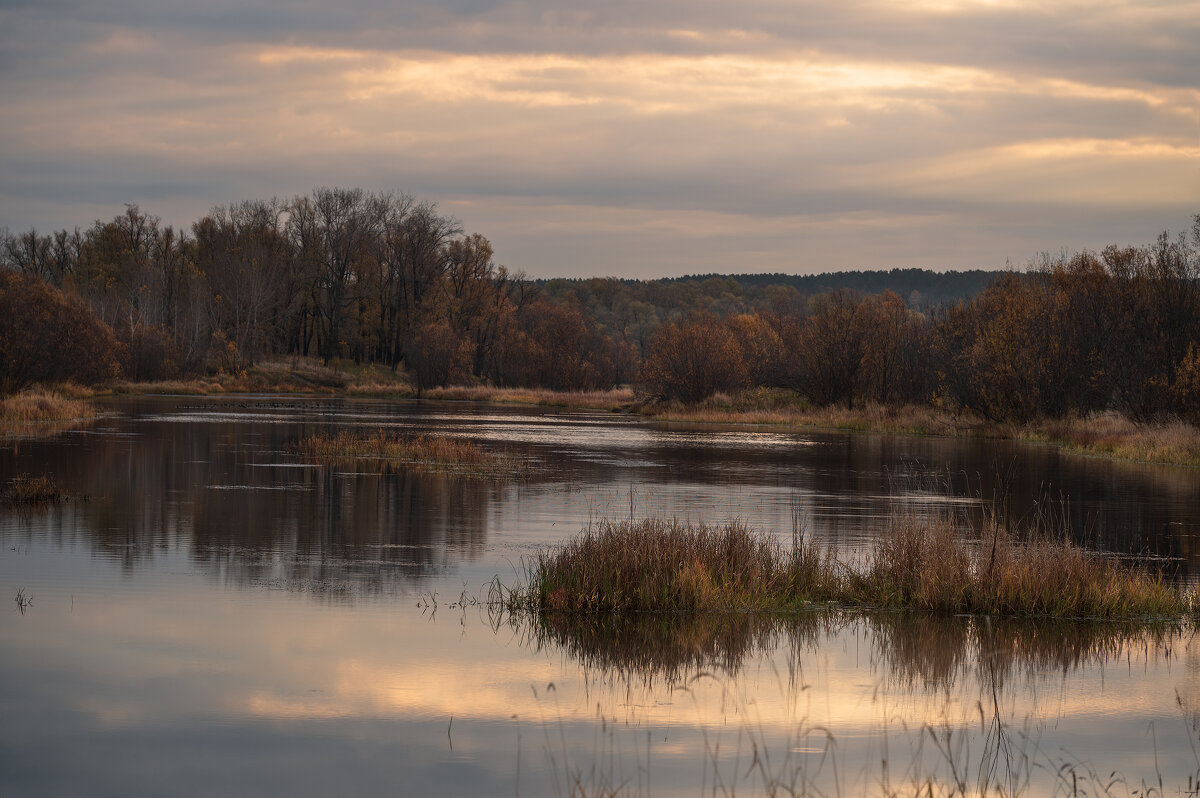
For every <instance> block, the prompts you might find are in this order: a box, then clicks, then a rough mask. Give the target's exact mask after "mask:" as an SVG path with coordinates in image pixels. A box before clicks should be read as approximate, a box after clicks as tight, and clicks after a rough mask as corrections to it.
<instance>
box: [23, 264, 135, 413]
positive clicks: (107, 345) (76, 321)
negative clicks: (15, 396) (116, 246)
mask: <svg viewBox="0 0 1200 798" xmlns="http://www.w3.org/2000/svg"><path fill="white" fill-rule="evenodd" d="M121 354H122V347H121V345H120V344H119V343H118V342H117V339H116V336H114V335H113V331H112V330H111V329H110V328H109V327H108V325H106V324H104V322H102V321H100V320H99V319H98V318H96V316H95V315H94V314H93V313H92V312H91V311H90V310H89V309H88V308H87V307H86V306H85V305H84V304H83V302H81V301H80V300H79V299H78V298H76V297H73V296H67V295H66V294H64V293H63V292H62V291H60V290H58V289H57V288H54V287H52V286H50V285H47V284H45V283H43V282H40V281H39V280H37V279H34V278H31V277H24V276H22V275H19V274H16V273H15V272H10V271H8V270H5V269H0V388H3V389H4V390H6V391H16V390H19V389H21V388H23V387H26V386H28V385H32V384H34V383H39V382H47V383H49V382H66V381H68V380H70V381H73V382H78V383H83V384H85V385H95V384H96V383H101V382H105V381H108V380H112V379H114V378H116V377H117V376H118V375H119V373H120V365H119V364H120V356H121Z"/></svg>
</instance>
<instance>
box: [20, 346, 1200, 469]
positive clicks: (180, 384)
mask: <svg viewBox="0 0 1200 798" xmlns="http://www.w3.org/2000/svg"><path fill="white" fill-rule="evenodd" d="M31 392H40V393H41V395H46V394H57V395H58V396H60V397H61V398H62V399H64V400H70V401H71V402H75V403H80V402H87V400H90V399H96V398H102V397H106V396H124V395H130V396H146V395H154V394H177V395H193V396H221V395H236V394H246V393H255V394H278V395H281V396H303V395H311V396H346V397H362V398H379V399H392V400H413V401H420V400H430V401H469V402H482V403H490V404H501V405H503V404H507V405H528V406H535V407H558V408H566V409H573V410H597V411H605V412H611V413H627V414H634V415H638V416H641V417H643V418H646V419H648V420H652V421H657V422H662V423H680V424H714V425H716V424H719V425H746V426H763V427H778V428H785V429H804V430H812V431H829V432H860V433H876V434H890V435H912V436H935V437H948V438H968V439H969V438H978V439H991V440H1011V441H1027V442H1031V443H1039V444H1044V445H1049V446H1055V447H1057V448H1059V449H1060V450H1062V451H1064V452H1066V453H1069V454H1072V455H1080V456H1086V457H1103V458H1106V459H1111V460H1116V461H1121V462H1130V463H1141V464H1147V465H1169V466H1177V467H1184V468H1200V429H1198V428H1196V427H1194V426H1192V425H1190V424H1187V423H1185V422H1182V421H1178V420H1172V421H1164V422H1158V423H1152V424H1142V423H1136V422H1133V421H1130V420H1129V419H1127V418H1125V417H1123V416H1121V415H1120V414H1118V413H1115V412H1113V411H1109V412H1106V413H1102V414H1098V415H1095V416H1090V417H1073V418H1064V419H1043V420H1040V421H1034V422H1029V423H1026V424H1014V423H997V422H990V421H987V420H986V419H983V418H982V417H980V416H977V415H974V414H972V413H969V412H955V411H951V410H947V409H944V408H939V407H934V406H919V405H905V406H899V407H888V406H883V405H866V406H861V407H857V408H853V409H850V408H845V407H840V406H831V407H814V406H811V405H809V404H807V403H806V402H805V401H803V400H801V399H799V398H798V397H796V396H795V395H794V394H790V393H788V392H785V391H782V390H773V389H757V390H752V391H746V392H743V393H741V394H737V395H732V396H731V395H726V394H716V395H714V396H712V397H709V398H708V399H705V400H704V401H702V402H699V403H697V404H695V405H683V404H681V403H678V402H666V403H661V402H660V403H654V402H645V401H640V400H639V399H638V397H637V396H636V394H635V392H634V390H633V389H632V388H629V387H622V388H614V389H611V390H607V391H585V392H576V391H555V390H549V389H535V388H497V387H493V386H486V385H457V386H447V387H439V388H429V389H426V390H424V391H421V392H419V393H418V391H417V390H416V389H415V388H414V387H413V386H412V385H411V384H409V383H408V382H407V381H406V380H405V379H404V377H403V375H398V374H396V373H393V372H392V371H391V370H390V369H387V368H386V367H383V368H381V367H378V366H367V367H354V368H353V370H349V371H348V370H342V369H339V368H334V367H326V366H317V365H314V364H312V363H302V365H295V364H293V365H289V364H286V363H282V362H276V363H267V364H263V365H261V366H259V367H255V368H254V369H253V370H250V371H248V372H241V373H239V374H235V375H229V374H218V375H215V376H212V377H208V378H197V379H190V380H167V381H155V382H118V383H114V384H112V385H108V386H102V387H99V388H96V389H86V388H80V387H79V386H76V385H71V384H68V385H65V386H57V387H54V388H50V389H40V388H35V389H26V391H23V392H21V393H19V394H15V395H13V396H10V397H7V398H5V399H3V401H4V402H6V403H9V402H12V401H13V400H14V398H17V397H21V396H23V395H26V394H29V393H31ZM6 415H7V414H6ZM92 415H94V413H93V414H92ZM59 423H61V419H60V418H46V419H42V418H37V419H31V418H28V417H25V418H22V419H19V420H17V421H14V420H13V419H9V418H4V419H0V429H2V430H3V432H4V434H6V435H7V436H12V435H19V434H22V432H24V431H29V432H34V433H35V434H36V433H40V432H43V431H46V430H49V431H54V429H55V428H56V427H57V426H58V424H59ZM68 423H69V422H68ZM22 428H25V429H24V430H23V429H22Z"/></svg>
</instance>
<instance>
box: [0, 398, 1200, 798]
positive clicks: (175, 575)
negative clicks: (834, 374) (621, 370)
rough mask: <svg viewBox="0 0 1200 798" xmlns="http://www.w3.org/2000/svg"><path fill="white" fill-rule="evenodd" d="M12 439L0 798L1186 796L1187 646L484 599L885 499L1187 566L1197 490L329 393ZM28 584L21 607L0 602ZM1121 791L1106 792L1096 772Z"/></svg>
mask: <svg viewBox="0 0 1200 798" xmlns="http://www.w3.org/2000/svg"><path fill="white" fill-rule="evenodd" d="M106 410H107V411H108V412H107V414H106V415H105V416H104V417H103V418H102V419H101V420H99V421H98V422H97V423H95V424H94V425H92V426H91V427H89V428H87V429H83V430H77V431H73V432H69V433H65V434H62V435H60V436H58V437H55V438H53V439H49V440H37V441H22V442H19V443H18V444H17V445H11V446H8V447H6V448H3V449H0V479H3V480H6V481H7V480H9V479H11V478H12V476H14V475H16V474H19V473H29V474H43V473H49V474H53V475H54V477H55V479H56V480H57V482H58V484H59V485H60V487H61V488H62V489H64V490H65V491H67V492H68V493H69V494H71V496H72V497H74V498H72V500H70V501H68V502H66V503H64V504H61V505H57V506H53V507H50V508H45V509H22V510H14V509H13V508H3V509H0V544H2V545H0V598H2V599H3V604H4V607H5V609H4V610H3V611H0V796H4V798H11V796H54V795H64V796H67V795H70V796H75V795H114V796H117V795H121V796H128V795H147V796H149V795H213V794H224V795H281V796H282V795H287V796H301V795H314V796H315V795H379V794H385V793H386V794H398V795H464V794H475V795H518V796H526V795H528V796H541V795H565V794H570V792H571V789H572V788H573V786H576V785H577V786H580V787H582V788H583V790H584V792H585V793H586V794H599V793H601V792H603V791H604V790H605V789H607V788H612V787H618V786H619V787H620V794H622V795H696V794H698V793H704V794H713V793H714V792H715V793H716V794H732V793H737V794H745V795H752V794H757V793H760V792H767V791H769V789H771V788H788V789H792V790H796V791H802V790H810V791H813V792H820V793H823V794H829V795H836V794H841V795H859V794H879V793H881V792H883V791H885V790H886V788H888V787H897V786H898V785H907V784H911V783H912V782H913V781H917V782H920V781H923V780H926V779H935V780H936V781H937V782H938V783H942V784H954V783H960V784H962V785H964V786H965V787H967V788H969V789H971V790H973V789H975V787H976V786H977V785H978V784H980V783H981V782H986V783H990V784H994V785H995V784H999V785H1003V786H1004V788H1005V789H1006V790H1009V791H1010V792H1025V793H1027V794H1032V795H1041V794H1069V793H1070V790H1071V789H1077V790H1083V789H1084V788H1085V787H1086V789H1087V790H1088V791H1089V794H1095V793H1096V791H1097V790H1096V788H1097V787H1098V786H1101V785H1103V786H1108V787H1110V788H1111V790H1112V791H1113V793H1114V794H1122V795H1124V794H1126V793H1134V792H1136V791H1138V790H1142V789H1143V787H1154V788H1156V789H1157V788H1158V785H1159V780H1161V781H1162V785H1163V791H1164V792H1165V793H1166V794H1172V793H1173V792H1174V793H1177V792H1178V791H1179V790H1181V789H1182V790H1183V791H1185V792H1186V790H1187V788H1188V784H1189V782H1188V779H1189V777H1192V778H1195V776H1196V775H1197V773H1198V772H1200V758H1198V756H1197V753H1196V751H1197V749H1198V748H1200V736H1198V733H1197V726H1196V724H1197V717H1198V713H1200V644H1197V643H1196V642H1195V641H1193V639H1192V629H1191V628H1182V629H1178V628H1154V629H1149V630H1147V629H1129V628H1125V627H1122V626H1119V625H1112V624H1107V625H1105V624H1091V625H1088V624H1074V625H1070V626H1066V627H1053V626H1046V625H1036V624H1035V625H1029V624H1014V623H1005V622H986V621H976V620H970V619H961V618H959V619H950V620H942V621H933V620H929V619H920V618H917V619H912V618H908V619H906V618H903V617H899V616H864V615H842V614H817V613H814V614H813V615H811V616H803V617H801V618H792V619H787V620H786V621H784V620H778V621H776V622H773V623H768V624H765V625H764V624H762V623H755V622H752V621H751V620H749V619H733V620H732V621H731V620H728V619H726V620H724V621H722V622H721V623H710V622H706V621H697V622H695V623H689V624H683V625H680V624H677V623H663V622H662V620H661V619H658V620H655V619H650V620H649V621H647V622H646V623H644V624H641V625H640V626H637V625H634V626H627V627H624V628H620V629H591V630H576V629H569V628H530V627H528V626H524V627H523V626H522V625H520V624H512V623H510V622H508V621H507V620H506V619H503V618H498V617H496V616H495V615H489V613H488V611H487V608H486V606H484V605H483V604H480V603H479V599H481V598H486V590H487V585H488V583H489V581H490V580H491V579H492V578H493V577H496V576H499V577H500V579H501V581H506V582H509V583H512V582H514V581H515V580H516V579H517V578H518V574H519V572H520V567H521V565H520V564H521V560H522V558H523V557H525V556H527V555H529V554H530V553H531V552H533V551H536V550H538V549H539V548H541V547H544V546H546V545H550V544H554V543H556V542H559V541H562V540H563V539H565V538H566V537H569V536H570V535H572V534H574V533H576V532H577V531H578V530H579V529H580V528H581V527H582V526H584V525H585V524H586V523H588V521H589V520H595V519H600V518H627V517H630V516H634V517H637V518H641V517H647V516H655V517H663V516H666V517H677V518H681V519H690V520H702V521H712V522H718V521H724V520H728V519H739V520H742V521H745V522H747V523H749V524H752V525H755V526H758V527H762V528H765V529H772V530H777V531H778V532H779V534H781V535H783V536H785V537H790V534H791V528H792V523H793V520H792V519H793V517H794V515H798V517H799V518H800V520H801V522H802V523H803V526H804V528H805V530H806V531H807V532H808V533H810V534H813V535H815V536H817V537H819V538H821V539H823V540H826V541H828V542H830V543H832V544H834V545H837V546H840V547H843V548H845V549H846V550H847V551H849V552H853V551H854V550H856V549H857V548H859V547H861V546H862V545H863V544H864V543H867V542H869V541H870V540H871V539H872V538H873V537H874V536H876V535H877V534H879V533H880V531H881V529H882V525H883V522H884V520H885V519H886V517H887V515H888V514H889V513H891V512H893V511H894V510H895V509H896V508H897V507H902V508H904V509H905V510H906V511H908V512H916V513H926V512H929V513H941V512H954V513H958V514H961V515H963V516H964V517H971V516H972V514H975V513H978V512H979V511H980V509H981V508H982V506H983V504H984V503H985V501H986V502H988V503H991V504H994V505H996V506H999V507H1001V508H1002V511H1003V512H1005V513H1006V514H1007V516H1008V517H1010V518H1013V519H1020V518H1024V517H1028V516H1029V515H1031V514H1035V513H1038V512H1044V511H1046V508H1053V509H1054V510H1055V511H1060V510H1061V511H1062V512H1065V513H1067V514H1068V515H1069V516H1070V517H1071V519H1072V522H1073V524H1074V526H1075V529H1076V530H1077V534H1078V535H1079V536H1080V538H1081V539H1084V540H1087V541H1089V542H1090V543H1091V544H1093V545H1097V546H1101V547H1104V548H1107V549H1110V550H1113V551H1117V552H1119V553H1123V554H1131V555H1132V554H1137V555H1145V554H1149V555H1152V556H1153V557H1155V558H1157V560H1158V562H1160V563H1161V564H1162V567H1163V568H1164V569H1165V570H1167V571H1169V572H1170V573H1171V574H1174V575H1176V576H1177V577H1178V578H1181V579H1185V580H1189V581H1193V582H1194V581H1196V576H1197V574H1200V551H1198V549H1197V539H1198V537H1197V536H1198V535H1200V476H1198V475H1197V473H1196V472H1195V471H1191V470H1186V469H1175V468H1166V467H1147V466H1132V465H1128V464H1119V463H1112V462H1109V461H1106V460H1099V459H1087V458H1077V457H1064V456H1060V455H1059V453H1058V452H1057V451H1056V450H1054V449H1052V448H1048V447H1035V446H1028V445H1019V444H1013V443H1000V442H979V441H956V440H941V439H916V438H901V437H886V436H867V435H834V434H811V433H797V432H772V431H764V430H762V429H737V428H732V427H719V428H703V427H696V426H663V425H655V424H652V423H648V422H646V421H644V420H642V419H638V418H632V417H625V416H619V415H612V414H601V413H584V412H550V411H540V410H531V409H502V408H496V407H488V406H474V405H461V404H449V403H443V404H429V403H426V404H415V403H387V402H380V401H355V400H331V399H291V398H286V399H281V398H278V397H238V398H220V399H209V398H196V397H183V398H143V399H127V400H119V401H113V402H112V403H111V404H109V405H107V406H106ZM379 427H383V428H386V429H391V430H395V431H399V432H406V433H407V432H416V431H421V432H433V433H438V434H446V435H454V436H460V437H463V438H467V439H470V440H473V441H477V442H480V443H482V444H484V445H487V446H494V447H505V448H507V449H509V450H510V451H513V452H515V453H519V454H520V455H522V456H525V457H528V458H529V459H530V461H531V462H532V463H533V473H532V475H531V476H530V477H529V478H528V479H525V480H522V481H520V482H510V483H496V482H491V481H486V480H475V479H465V478H458V477H449V476H444V475H442V476H438V475H428V474H420V473H414V472H411V471H408V472H406V471H400V472H387V473H379V472H378V470H365V471H362V472H359V471H355V470H353V469H345V468H335V467H329V466H322V465H317V464H314V463H311V462H307V461H305V459H304V458H302V457H300V456H298V455H296V454H294V453H293V451H292V449H293V445H294V443H295V442H296V441H297V440H298V439H300V438H301V437H304V436H306V435H310V434H313V433H315V432H320V431H328V430H337V429H376V428H379ZM18 590H21V591H23V593H24V595H27V596H30V597H32V604H30V605H29V606H27V607H25V609H24V612H22V611H21V608H20V607H18V606H17V604H16V602H15V601H12V598H13V597H14V596H15V595H16V594H17V591H18ZM1113 773H1115V774H1116V777H1118V778H1120V779H1121V781H1119V782H1116V783H1115V784H1114V783H1113V781H1112V779H1113V778H1114V777H1113V776H1112V775H1110V774H1113Z"/></svg>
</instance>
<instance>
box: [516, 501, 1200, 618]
mask: <svg viewBox="0 0 1200 798" xmlns="http://www.w3.org/2000/svg"><path fill="white" fill-rule="evenodd" d="M993 527H994V528H993V534H992V535H991V536H990V537H989V538H988V539H986V540H984V541H979V540H972V539H970V538H968V537H965V536H964V535H963V533H962V530H961V529H960V528H959V527H958V526H957V525H956V524H955V523H953V522H952V521H950V520H948V519H922V518H915V517H909V516H898V517H896V518H895V519H893V520H892V522H891V523H890V524H889V526H888V528H887V529H885V530H884V533H883V534H882V535H881V536H880V539H879V541H878V543H877V544H875V546H874V547H872V548H871V549H870V550H869V551H867V552H866V556H865V557H864V559H863V561H862V562H861V563H859V564H857V565H851V564H849V563H847V562H844V561H842V560H839V559H838V558H837V557H836V556H835V555H834V554H833V552H832V551H831V550H829V549H823V548H822V547H820V546H819V545H818V544H816V543H815V542H813V541H811V540H807V539H805V538H804V537H803V536H801V535H795V536H794V537H793V541H792V545H791V546H788V547H785V546H783V545H782V544H781V542H780V541H779V539H778V538H777V537H776V536H774V535H770V534H766V533H762V532H756V531H753V530H750V529H748V528H746V527H745V526H743V525H741V524H738V523H730V524H726V525H724V526H720V527H710V526H704V525H692V524H682V523H679V522H674V521H672V522H666V521H658V520H646V521H640V522H629V521H625V522H607V521H605V522H601V523H599V524H597V525H594V526H591V527H589V528H588V529H585V530H584V531H583V533H582V534H581V535H580V536H578V537H577V538H575V539H573V540H571V541H569V542H568V543H567V544H566V545H564V546H563V547H562V548H561V549H559V550H557V551H553V552H550V551H545V552H542V553H540V554H538V555H537V556H535V557H534V559H533V560H532V561H531V562H530V563H529V564H528V566H527V582H528V584H527V585H526V586H524V587H521V588H517V589H515V590H513V591H512V592H511V593H510V594H509V597H508V604H509V606H510V608H511V609H514V610H532V611H536V612H567V613H628V612H708V611H722V612H728V611H761V610H770V611H784V610H792V609H796V608H798V607H800V606H802V605H805V604H807V603H809V602H837V603H840V604H844V605H853V606H863V607H875V608H886V609H901V610H913V611H926V612H937V613H974V614H989V615H1006V616H1038V617H1055V618H1079V617H1093V618H1133V617H1169V616H1179V615H1182V614H1186V613H1191V612H1195V611H1196V610H1197V600H1196V595H1195V593H1194V592H1193V591H1190V590H1184V589H1182V588H1180V587H1178V586H1176V585H1174V584H1171V583H1169V582H1167V581H1165V580H1164V579H1163V578H1162V577H1160V576H1156V575H1152V574H1149V573H1147V572H1144V571H1141V570H1138V569H1136V568H1132V567H1129V566H1127V565H1124V564H1122V563H1120V562H1119V561H1117V560H1116V559H1114V558H1112V557H1107V556H1104V555H1101V554H1097V553H1094V552H1088V551H1086V550H1084V549H1082V548H1080V547H1078V546H1076V545H1075V544H1073V543H1071V542H1070V541H1069V540H1068V539H1067V538H1066V537H1065V535H1061V534H1060V535H1057V536H1052V535H1047V534H1043V533H1040V532H1036V531H1033V532H1029V533H1028V534H1027V535H1026V536H1025V537H1024V538H1018V537H1016V536H1013V535H1011V534H1010V533H1007V532H1005V531H1004V530H1002V529H1001V528H1000V526H999V525H998V524H996V525H993Z"/></svg>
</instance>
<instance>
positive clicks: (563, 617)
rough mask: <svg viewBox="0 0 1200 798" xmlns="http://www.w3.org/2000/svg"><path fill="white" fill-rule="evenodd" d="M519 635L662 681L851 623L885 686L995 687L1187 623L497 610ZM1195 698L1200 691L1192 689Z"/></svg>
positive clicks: (1095, 657) (830, 633)
mask: <svg viewBox="0 0 1200 798" xmlns="http://www.w3.org/2000/svg"><path fill="white" fill-rule="evenodd" d="M494 621H495V622H496V623H497V624H499V623H505V624H507V625H508V626H509V627H510V628H511V629H513V630H514V632H515V633H516V634H517V635H518V637H519V638H520V639H521V640H522V641H523V643H524V645H527V646H530V647H532V648H534V649H536V650H539V651H541V650H546V649H550V650H555V649H557V650H560V651H561V652H562V653H563V654H565V655H566V656H568V657H570V658H571V659H572V660H574V661H576V662H578V663H579V664H580V666H581V667H582V668H583V669H585V670H586V671H589V672H591V673H592V674H593V675H594V676H595V677H596V678H600V679H604V680H610V681H611V680H613V679H616V680H634V681H637V682H640V683H642V684H644V685H647V686H651V687H653V686H655V685H658V684H661V685H664V686H665V687H667V688H668V689H669V688H671V687H674V686H678V685H680V684H685V683H687V682H689V681H690V680H692V679H694V678H695V677H697V676H698V675H700V674H703V673H712V672H719V673H721V674H724V675H725V676H728V677H737V675H738V674H739V672H740V671H741V670H742V668H743V667H744V666H745V665H746V664H747V663H755V662H757V661H758V660H759V659H761V658H762V657H763V656H764V654H766V653H768V652H771V651H774V650H777V649H780V648H786V649H787V650H789V651H791V652H792V654H793V656H794V657H795V658H797V659H799V658H801V657H803V656H805V655H807V654H812V653H814V652H816V651H818V650H819V648H820V646H821V645H822V644H823V643H824V642H825V641H827V640H828V639H829V638H830V637H834V636H837V635H840V634H842V633H845V632H847V630H850V631H852V632H853V634H855V635H856V636H861V638H862V639H863V640H865V641H866V642H867V644H868V646H869V649H870V656H871V661H872V662H873V663H874V667H875V669H876V670H877V671H878V672H879V673H880V674H882V675H883V677H884V678H885V680H886V683H887V685H888V686H889V687H891V688H896V689H901V690H906V691H912V690H920V691H926V692H928V691H934V692H937V691H941V692H948V691H951V690H954V689H956V688H957V687H958V686H959V684H960V682H962V681H964V680H966V681H974V682H976V683H978V684H979V685H980V686H981V688H982V689H984V690H988V691H990V690H1003V689H1004V688H1005V687H1006V686H1007V685H1008V683H1009V682H1010V681H1012V680H1013V679H1014V678H1017V677H1020V676H1022V675H1023V676H1025V677H1034V676H1036V677H1040V678H1044V677H1046V676H1051V677H1052V676H1054V675H1055V674H1058V675H1063V676H1065V675H1067V674H1070V673H1074V672H1076V671H1079V670H1081V669H1084V668H1089V667H1093V666H1096V665H1101V664H1104V663H1106V662H1116V661H1119V660H1121V659H1122V658H1123V657H1126V656H1127V655H1129V656H1133V655H1135V654H1136V655H1137V656H1139V657H1142V658H1144V657H1147V656H1151V655H1152V654H1153V653H1155V652H1160V653H1162V652H1169V651H1170V649H1171V645H1172V643H1173V642H1174V641H1179V640H1187V639H1190V637H1191V636H1192V635H1193V634H1194V632H1195V629H1194V627H1193V626H1192V625H1191V624H1190V623H1187V622H1183V621H1180V622H1154V623H1143V622H1101V621H1088V620H1075V621H1061V620H1057V621H1056V620H1050V619H1037V618H1032V619H1021V618H990V617H986V616H981V617H968V616H958V617H949V618H947V617H943V616H928V615H920V614H907V613H871V612H860V611H857V610H842V609H813V610H810V611H806V612H800V613H788V614H774V613H741V612H737V613H690V614H682V615H679V614H672V613H640V614H622V615H615V614H614V615H601V616H599V617H596V616H591V615H580V614H567V613H541V614H533V613H528V612H519V613H507V612H501V611H499V610H496V614H495V615H494ZM1198 697H1200V696H1198Z"/></svg>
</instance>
